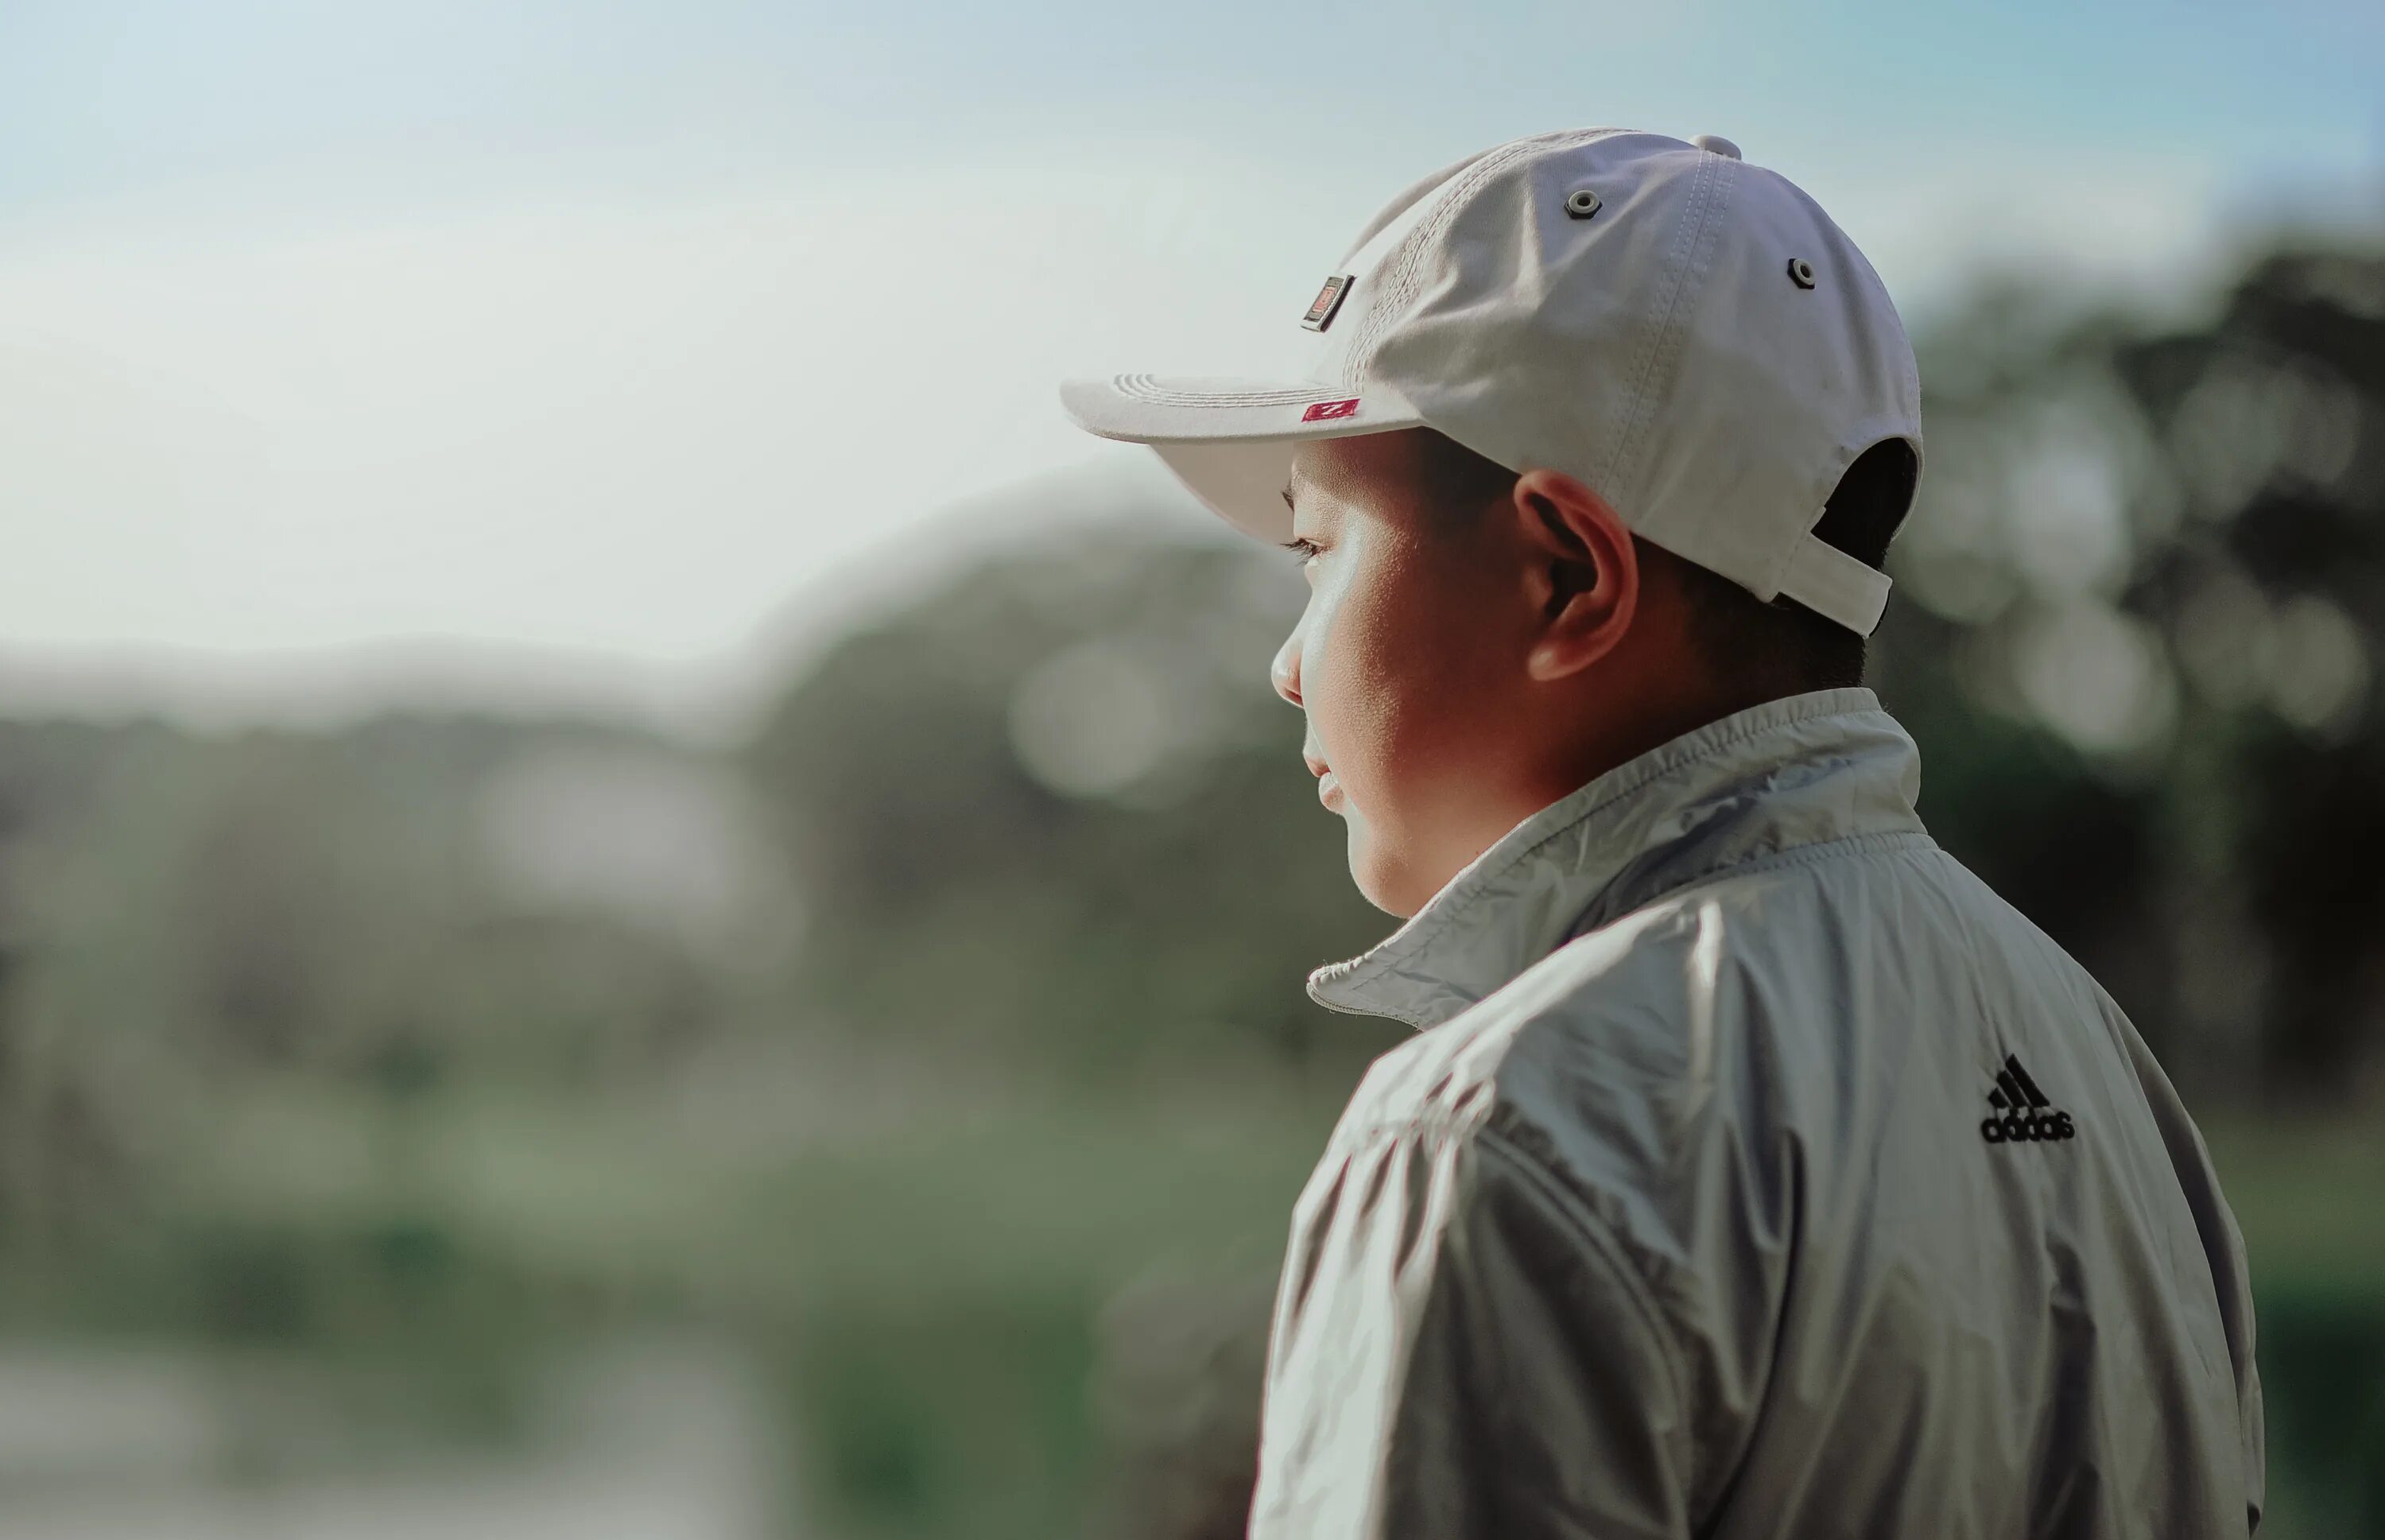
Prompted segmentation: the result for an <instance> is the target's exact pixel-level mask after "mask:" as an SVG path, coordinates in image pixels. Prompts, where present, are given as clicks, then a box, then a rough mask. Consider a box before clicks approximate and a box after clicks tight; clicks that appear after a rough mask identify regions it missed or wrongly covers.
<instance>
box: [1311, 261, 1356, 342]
mask: <svg viewBox="0 0 2385 1540" xmlns="http://www.w3.org/2000/svg"><path fill="white" fill-rule="evenodd" d="M1352 277H1353V275H1352V274H1349V273H1346V272H1345V273H1335V274H1334V275H1333V276H1332V277H1330V278H1329V279H1327V280H1326V281H1325V287H1323V288H1321V289H1319V290H1317V298H1316V299H1315V300H1313V301H1311V302H1310V304H1309V307H1308V314H1306V315H1305V316H1303V317H1301V318H1300V324H1301V325H1303V326H1305V327H1306V328H1308V329H1309V330H1310V331H1311V332H1322V331H1324V330H1325V329H1326V328H1327V327H1329V326H1330V325H1332V324H1333V312H1334V311H1336V310H1339V309H1340V308H1342V295H1343V294H1348V293H1349V292H1350V283H1351V280H1352Z"/></svg>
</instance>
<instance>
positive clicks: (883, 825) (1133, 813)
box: [753, 532, 1391, 1072]
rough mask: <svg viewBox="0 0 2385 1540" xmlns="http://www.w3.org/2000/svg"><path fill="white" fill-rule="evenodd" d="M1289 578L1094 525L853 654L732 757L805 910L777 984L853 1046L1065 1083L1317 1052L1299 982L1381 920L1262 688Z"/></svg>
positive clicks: (1310, 1009) (1293, 734)
mask: <svg viewBox="0 0 2385 1540" xmlns="http://www.w3.org/2000/svg"><path fill="white" fill-rule="evenodd" d="M1299 590H1300V585H1299V582H1298V579H1297V577H1296V576H1294V575H1293V573H1292V571H1291V570H1290V566H1289V564H1288V563H1286V564H1282V566H1281V567H1280V568H1276V567H1273V566H1271V564H1269V563H1268V562H1267V560H1266V558H1265V557H1262V556H1260V555H1258V554H1256V553H1255V552H1254V551H1252V550H1249V549H1244V548H1236V547H1231V546H1224V545H1176V544H1172V543H1168V542H1165V541H1162V540H1157V539H1153V538H1148V537H1143V536H1139V535H1136V534H1132V533H1129V532H1105V533H1102V534H1098V535H1093V536H1080V537H1076V538H1074V539H1072V540H1070V541H1069V542H1068V543H1067V544H1065V545H1063V544H1057V543H1054V544H1049V545H1043V546H1042V547H1039V548H1035V549H1030V550H1027V551H1023V552H1021V553H1020V554H1018V555H1016V556H1012V557H1005V558H1004V559H1002V560H999V561H996V562H993V563H992V564H990V565H988V566H987V567H986V568H984V569H983V570H980V571H977V572H975V573H973V574H971V575H970V576H969V577H968V579H967V580H966V581H964V582H960V583H958V584H956V585H955V586H953V587H952V588H950V589H948V590H946V591H945V592H943V593H942V594H939V595H935V596H934V597H932V598H930V599H928V600H926V601H924V602H922V603H920V604H918V605H917V606H916V607H912V608H910V609H909V610H906V611H905V612H904V613H902V614H900V615H898V616H894V617H891V618H890V619H888V620H885V621H882V622H880V625H878V626H877V627H876V628H874V629H872V630H869V631H868V632H863V633H861V634H859V635H856V636H854V637H853V638H851V639H850V640H848V641H847V642H845V643H844V644H843V645H842V646H840V647H839V648H837V649H836V650H835V651H834V652H832V653H831V654H830V655H829V656H828V657H827V658H826V659H825V660H824V661H823V662H822V663H821V665H820V666H819V667H818V669H817V670H815V671H814V672H813V673H812V674H811V675H810V676H809V677H808V678H806V679H805V681H804V682H802V683H801V684H800V685H799V686H798V687H797V688H796V689H795V690H794V692H793V694H792V695H789V697H788V698H787V700H786V701H785V703H784V704H783V705H782V706H781V707H780V709H779V710H778V712H777V713H776V715H775V716H774V717H773V718H772V719H771V720H770V721H769V722H768V725H767V726H766V727H765V729H764V730H763V731H762V732H761V733H760V734H759V737H758V739H757V741H756V743H755V747H754V751H753V763H754V773H755V776H756V778H757V780H758V781H759V783H761V784H762V786H763V787H764V788H765V789H766V794H767V795H769V796H770V797H771V798H773V800H774V801H775V803H776V805H777V807H778V808H780V812H781V814H782V819H783V826H784V829H785V831H786V834H787V838H788V841H789V846H790V853H791V855H790V858H791V860H792V862H793V867H794V870H796V872H797V873H798V874H799V880H800V882H801V883H802V885H803V887H804V890H805V895H806V898H807V902H806V904H805V915H806V926H807V929H806V933H805V946H804V948H803V951H802V954H801V957H802V962H801V970H800V973H801V987H802V988H803V989H804V990H805V993H806V994H807V995H810V996H811V997H813V998H815V999H817V1000H818V1001H820V1002H822V1003H823V1004H825V1005H826V1006H827V1007H828V1008H830V1010H831V1011H833V1012H834V1013H836V1014H837V1015H839V1016H841V1017H843V1019H845V1020H848V1021H849V1022H851V1023H853V1024H855V1026H856V1027H858V1028H860V1029H862V1030H865V1031H867V1032H868V1033H873V1034H880V1035H884V1036H887V1037H892V1038H901V1039H906V1040H910V1041H915V1042H920V1043H931V1044H934V1045H937V1046H938V1047H939V1048H940V1049H942V1050H946V1051H953V1052H960V1053H969V1052H972V1051H974V1052H975V1053H977V1054H980V1055H982V1056H984V1057H985V1058H987V1059H989V1060H992V1059H1010V1060H1013V1061H1015V1062H1018V1063H1021V1064H1026V1065H1032V1066H1036V1067H1041V1068H1057V1069H1062V1070H1067V1071H1069V1072H1075V1071H1080V1070H1101V1071H1108V1070H1120V1069H1123V1068H1127V1067H1130V1066H1132V1065H1135V1064H1138V1063H1146V1062H1149V1061H1150V1060H1151V1059H1152V1058H1154V1056H1155V1055H1156V1056H1165V1055H1166V1054H1168V1053H1169V1052H1171V1051H1173V1052H1182V1051H1184V1050H1188V1049H1190V1050H1193V1051H1195V1052H1205V1053H1209V1054H1213V1055H1214V1054H1220V1053H1234V1052H1245V1051H1248V1049H1249V1047H1250V1046H1251V1045H1254V1044H1255V1045H1260V1046H1261V1047H1262V1048H1263V1050H1264V1051H1265V1052H1267V1053H1271V1054H1283V1055H1290V1056H1292V1057H1294V1058H1297V1057H1299V1056H1301V1055H1302V1054H1304V1053H1305V1052H1306V1051H1308V1050H1309V1049H1310V1048H1311V1047H1313V1046H1315V1045H1317V1044H1318V1043H1320V1042H1321V1041H1330V1043H1331V1044H1332V1045H1333V1048H1334V1051H1337V1052H1343V1053H1358V1054H1362V1055H1364V1054H1371V1053H1372V1052H1374V1051H1379V1050H1380V1047H1381V1046H1382V1045H1384V1044H1385V1043H1386V1042H1387V1041H1389V1040H1388V1039H1387V1038H1386V1037H1385V1036H1384V1035H1383V1034H1382V1033H1380V1032H1372V1031H1367V1030H1364V1029H1360V1030H1356V1031H1343V1032H1339V1033H1329V1034H1328V1036H1327V1037H1320V1030H1321V1027H1322V1019H1323V1018H1324V1015H1325V1013H1324V1012H1322V1011H1321V1010H1319V1009H1318V1008H1316V1007H1314V1006H1313V1005H1311V1004H1309V1003H1308V1001H1307V1000H1306V998H1305V995H1304V994H1303V991H1302V987H1301V986H1302V982H1303V979H1304V977H1305V973H1306V971H1307V970H1309V969H1310V968H1312V967H1314V966H1316V965H1317V963H1319V962H1322V961H1325V960H1328V959H1329V958H1332V957H1335V956H1339V955H1342V954H1345V953H1348V952H1352V951H1355V950H1357V949H1359V948H1361V947H1363V946H1365V945H1369V944H1371V943H1372V942H1373V941H1375V940H1377V939H1380V936H1381V935H1383V934H1384V933H1387V932H1388V931H1389V929H1390V928H1391V921H1389V920H1387V919H1386V918H1385V917H1384V916H1383V915H1381V914H1380V912H1378V911H1375V910H1373V909H1372V908H1368V907H1367V905H1366V904H1365V903H1364V902H1363V901H1362V900H1360V899H1359V898H1358V897H1357V896H1356V895H1355V892H1354V891H1353V889H1352V888H1351V885H1350V883H1349V879H1348V876H1347V873H1346V870H1345V861H1344V857H1343V854H1342V828H1341V825H1340V823H1339V821H1338V820H1335V819H1333V818H1332V817H1331V816H1330V814H1328V813H1326V812H1325V811H1324V810H1323V809H1321V808H1319V807H1318V806H1317V800H1316V795H1315V792H1314V788H1313V785H1312V783H1311V782H1310V779H1309V777H1308V776H1307V775H1306V774H1305V772H1304V771H1303V770H1302V769H1301V767H1300V762H1299V755H1300V736H1301V726H1300V721H1299V719H1298V717H1297V716H1296V715H1295V713H1294V712H1293V711H1292V709H1291V708H1290V707H1287V706H1285V705H1284V704H1283V702H1281V701H1280V700H1279V699H1277V698H1276V696H1275V695H1274V694H1273V692H1272V690H1271V689H1270V688H1269V686H1268V684H1267V660H1268V659H1269V658H1270V657H1272V656H1273V654H1274V651H1275V649H1276V647H1277V645H1279V644H1280V642H1281V640H1282V638H1283V636H1284V634H1285V633H1286V632H1288V631H1289V629H1290V627H1291V625H1292V621H1293V620H1294V619H1296V617H1297V615H1298V613H1299V604H1300V597H1299Z"/></svg>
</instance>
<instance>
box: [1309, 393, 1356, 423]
mask: <svg viewBox="0 0 2385 1540" xmlns="http://www.w3.org/2000/svg"><path fill="white" fill-rule="evenodd" d="M1357 415H1358V398H1357V397H1356V396H1355V395H1354V396H1352V397H1351V398H1350V399H1349V400H1347V401H1312V402H1310V403H1309V404H1308V410H1306V411H1305V412H1303V413H1301V414H1300V420H1301V421H1303V422H1330V421H1331V420H1332V419H1335V418H1337V417H1356V416H1357Z"/></svg>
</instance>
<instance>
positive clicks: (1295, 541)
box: [1283, 535, 1317, 561]
mask: <svg viewBox="0 0 2385 1540" xmlns="http://www.w3.org/2000/svg"><path fill="white" fill-rule="evenodd" d="M1283 548H1284V549H1285V550H1287V551H1290V552H1291V553H1292V555H1294V556H1296V557H1299V558H1300V559H1301V560H1303V561H1306V560H1307V559H1308V558H1309V557H1313V556H1315V555H1317V542H1315V541H1314V540H1311V539H1309V538H1308V537H1307V536H1305V535H1295V536H1294V537H1293V538H1292V539H1290V540H1287V541H1285V542H1284V543H1283Z"/></svg>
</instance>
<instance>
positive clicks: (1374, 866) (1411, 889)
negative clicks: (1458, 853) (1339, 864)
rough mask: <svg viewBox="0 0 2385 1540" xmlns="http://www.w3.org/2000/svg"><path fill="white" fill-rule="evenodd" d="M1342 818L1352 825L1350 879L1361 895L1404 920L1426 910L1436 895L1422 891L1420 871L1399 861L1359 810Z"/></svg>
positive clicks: (1393, 850)
mask: <svg viewBox="0 0 2385 1540" xmlns="http://www.w3.org/2000/svg"><path fill="white" fill-rule="evenodd" d="M1342 819H1343V820H1344V821H1345V822H1347V823H1348V824H1349V826H1350V880H1351V881H1352V882H1353V883H1356V884H1357V887H1358V894H1359V896H1361V897H1363V898H1365V899H1366V900H1367V903H1369V904H1372V905H1374V906H1375V908H1379V909H1380V910H1382V911H1383V912H1384V913H1385V914H1388V915H1391V916H1392V917H1394V918H1395V919H1400V920H1405V919H1407V918H1408V917H1409V916H1410V915H1412V914H1414V913H1416V912H1417V910H1418V909H1420V908H1423V907H1424V901H1425V900H1426V899H1428V898H1430V897H1431V896H1432V892H1431V890H1430V888H1429V887H1428V888H1424V889H1423V891H1421V892H1420V891H1418V889H1419V887H1420V886H1421V884H1420V883H1418V881H1417V873H1416V871H1415V870H1413V869H1412V868H1411V867H1410V866H1409V864H1408V863H1407V862H1405V861H1403V860H1401V859H1400V858H1399V857H1398V853H1397V851H1396V849H1395V848H1393V847H1390V846H1387V845H1386V842H1384V841H1382V840H1380V839H1377V838H1376V837H1375V833H1374V831H1372V830H1370V829H1368V828H1367V822H1366V820H1364V819H1362V818H1360V817H1359V816H1358V815H1357V814H1356V813H1355V811H1345V812H1344V813H1343V814H1342Z"/></svg>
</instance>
